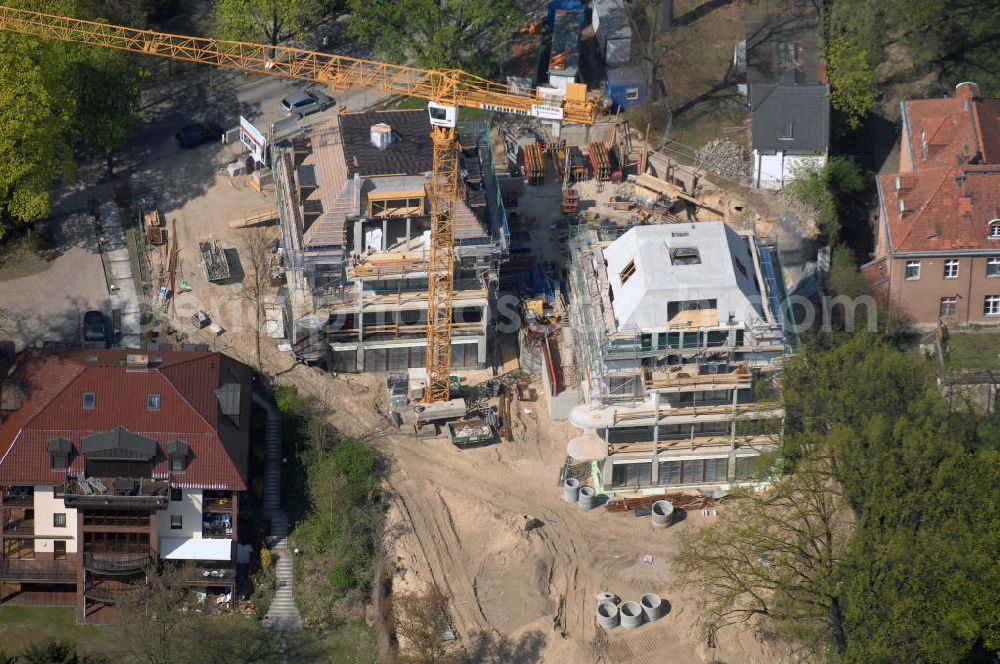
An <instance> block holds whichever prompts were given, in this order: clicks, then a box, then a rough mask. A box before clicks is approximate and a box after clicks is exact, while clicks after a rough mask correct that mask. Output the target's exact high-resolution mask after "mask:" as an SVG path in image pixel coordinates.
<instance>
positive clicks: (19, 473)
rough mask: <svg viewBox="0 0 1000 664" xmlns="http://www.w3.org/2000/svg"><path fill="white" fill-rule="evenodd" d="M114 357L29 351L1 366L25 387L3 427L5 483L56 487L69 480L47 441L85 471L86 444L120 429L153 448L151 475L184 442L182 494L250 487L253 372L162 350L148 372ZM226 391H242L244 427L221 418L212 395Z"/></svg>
mask: <svg viewBox="0 0 1000 664" xmlns="http://www.w3.org/2000/svg"><path fill="white" fill-rule="evenodd" d="M132 353H135V351H128V350H124V349H114V350H106V351H105V350H98V351H93V350H51V351H43V350H38V349H29V350H27V351H25V352H23V353H21V354H19V355H16V356H14V358H12V360H10V361H8V362H7V363H6V364H5V365H3V366H0V370H2V371H3V375H6V371H7V368H8V367H9V366H11V365H16V367H15V369H14V371H13V373H12V374H11V376H10V377H9V380H12V381H13V382H14V383H15V384H19V385H20V386H21V389H22V391H23V392H24V395H25V396H24V399H23V401H22V404H21V407H20V408H18V409H17V410H15V411H13V412H12V413H10V414H9V416H8V417H6V419H5V420H4V422H3V424H2V425H0V482H3V483H16V484H32V483H35V484H49V483H60V482H61V481H62V478H63V477H64V475H65V473H59V472H52V471H51V470H50V458H49V452H48V447H47V444H48V441H49V440H50V439H52V438H55V437H57V436H61V437H64V438H67V439H69V440H70V441H71V442H72V443H73V446H74V450H73V452H74V454H73V461H72V464H71V465H72V467H71V469H70V470H71V472H74V473H75V472H79V471H80V470H82V463H83V458H82V456H81V455H80V440H81V439H82V438H83V437H85V436H88V435H90V434H93V433H97V432H99V431H106V430H108V429H111V428H113V427H116V426H123V427H125V428H126V429H128V430H130V431H133V432H136V433H139V434H141V435H144V436H147V437H149V438H152V439H154V440H156V441H157V443H158V449H157V455H156V457H155V459H154V463H153V472H154V474H156V475H158V476H162V477H166V476H167V474H168V471H167V459H166V453H165V445H166V443H167V442H168V441H170V440H174V439H181V440H183V441H185V442H186V443H188V446H189V447H190V450H191V456H190V458H189V459H188V464H187V468H186V470H185V472H184V473H179V474H175V475H174V477H173V481H174V483H175V484H177V485H178V486H192V487H203V488H224V489H232V490H239V491H242V490H245V489H246V468H247V456H248V445H249V426H250V398H251V394H250V371H249V369H248V368H247V367H245V366H244V365H242V364H240V363H238V362H235V361H233V360H231V359H230V358H227V357H225V356H224V355H221V354H219V353H202V352H194V353H192V352H181V351H159V352H156V353H151V354H152V355H155V356H156V357H157V359H159V360H161V362H160V363H158V364H157V365H156V366H153V367H150V368H149V369H147V370H130V369H128V368H126V366H124V362H125V358H126V356H127V355H129V354H132ZM224 383H239V384H240V385H241V395H240V396H241V404H240V416H239V422H238V423H234V422H233V421H231V420H230V418H229V417H226V416H224V415H222V414H221V412H220V408H219V404H218V400H217V398H216V396H215V394H214V393H213V390H214V389H215V388H217V387H219V386H220V385H222V384H224ZM84 393H93V394H94V395H95V404H94V408H93V409H84V408H83V398H84V397H83V395H84ZM149 394H159V395H160V404H159V410H149V409H148V408H147V396H148V395H149Z"/></svg>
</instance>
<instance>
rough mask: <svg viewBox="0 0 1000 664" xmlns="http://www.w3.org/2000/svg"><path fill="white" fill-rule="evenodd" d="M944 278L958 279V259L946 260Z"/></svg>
mask: <svg viewBox="0 0 1000 664" xmlns="http://www.w3.org/2000/svg"><path fill="white" fill-rule="evenodd" d="M944 278H945V279H958V259H957V258H951V259H949V260H946V261H945V262H944Z"/></svg>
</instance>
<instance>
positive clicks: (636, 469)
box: [611, 461, 653, 487]
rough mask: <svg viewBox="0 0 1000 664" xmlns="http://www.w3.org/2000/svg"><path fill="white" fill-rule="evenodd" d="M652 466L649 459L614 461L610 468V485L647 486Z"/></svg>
mask: <svg viewBox="0 0 1000 664" xmlns="http://www.w3.org/2000/svg"><path fill="white" fill-rule="evenodd" d="M652 470H653V466H652V464H651V463H650V462H649V461H643V462H640V463H616V464H614V466H612V468H611V485H612V486H616V487H617V486H649V484H650V481H651V480H650V478H651V475H650V474H651V473H652Z"/></svg>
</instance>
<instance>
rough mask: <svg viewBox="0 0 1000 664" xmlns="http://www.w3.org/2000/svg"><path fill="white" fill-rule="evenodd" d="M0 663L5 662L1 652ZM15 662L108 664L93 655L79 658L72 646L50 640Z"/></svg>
mask: <svg viewBox="0 0 1000 664" xmlns="http://www.w3.org/2000/svg"><path fill="white" fill-rule="evenodd" d="M0 661H2V662H6V661H7V658H6V657H5V656H4V655H3V653H2V652H0ZM17 661H18V662H24V664H108V660H107V659H105V658H104V657H99V656H95V655H86V656H83V657H81V656H80V655H79V654H78V653H77V652H76V648H75V647H74V646H73V645H72V644H70V643H68V642H66V641H60V640H57V639H52V638H49V639H46V640H45V641H42V642H41V643H36V644H34V645H32V646H29V647H28V648H27V649H26V650H25V651H24V652H23V653H21V656H20V657H19V658H17Z"/></svg>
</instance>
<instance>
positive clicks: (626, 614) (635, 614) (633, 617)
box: [618, 602, 643, 629]
mask: <svg viewBox="0 0 1000 664" xmlns="http://www.w3.org/2000/svg"><path fill="white" fill-rule="evenodd" d="M618 613H619V614H620V615H621V623H622V627H624V628H625V629H636V628H637V627H639V625H641V624H642V615H643V614H642V607H641V606H639V602H625V603H623V604H622V605H621V606H620V607H618Z"/></svg>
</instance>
